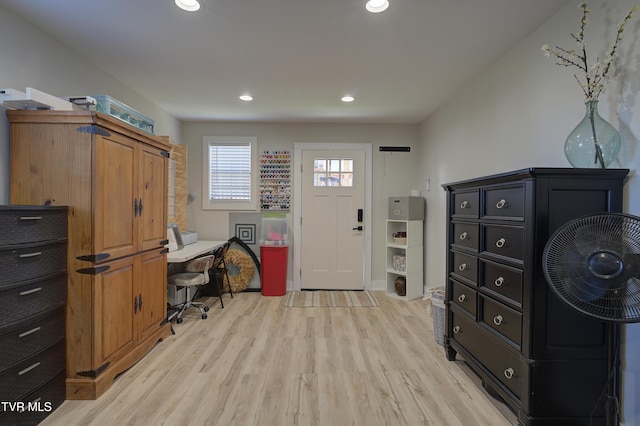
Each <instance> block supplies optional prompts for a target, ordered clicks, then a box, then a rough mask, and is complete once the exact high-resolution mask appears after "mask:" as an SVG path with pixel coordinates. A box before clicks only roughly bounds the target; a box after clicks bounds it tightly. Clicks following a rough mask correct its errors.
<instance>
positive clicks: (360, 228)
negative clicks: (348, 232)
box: [353, 226, 364, 231]
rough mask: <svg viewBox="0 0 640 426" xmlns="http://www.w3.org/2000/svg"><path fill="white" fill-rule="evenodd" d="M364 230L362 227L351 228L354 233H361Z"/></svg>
mask: <svg viewBox="0 0 640 426" xmlns="http://www.w3.org/2000/svg"><path fill="white" fill-rule="evenodd" d="M363 229H364V228H363V227H362V226H356V227H355V228H353V230H354V231H362V230H363Z"/></svg>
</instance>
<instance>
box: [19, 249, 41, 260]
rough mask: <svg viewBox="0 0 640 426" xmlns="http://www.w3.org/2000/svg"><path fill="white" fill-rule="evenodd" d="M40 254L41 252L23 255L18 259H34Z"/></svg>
mask: <svg viewBox="0 0 640 426" xmlns="http://www.w3.org/2000/svg"><path fill="white" fill-rule="evenodd" d="M41 254H42V252H41V251H35V252H33V253H25V254H21V255H20V256H19V257H20V258H22V259H23V258H25V257H36V256H40V255H41Z"/></svg>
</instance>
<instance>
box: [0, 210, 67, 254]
mask: <svg viewBox="0 0 640 426" xmlns="http://www.w3.org/2000/svg"><path fill="white" fill-rule="evenodd" d="M0 230H2V241H1V243H2V244H3V245H5V244H6V245H11V244H24V243H33V242H38V241H40V242H42V241H52V240H66V239H67V208H66V207H64V208H60V207H56V208H46V209H45V208H39V209H34V208H33V207H22V206H5V207H3V208H0Z"/></svg>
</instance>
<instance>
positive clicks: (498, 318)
mask: <svg viewBox="0 0 640 426" xmlns="http://www.w3.org/2000/svg"><path fill="white" fill-rule="evenodd" d="M502 321H503V318H502V315H497V316H495V317H493V323H494V324H495V325H500V324H502Z"/></svg>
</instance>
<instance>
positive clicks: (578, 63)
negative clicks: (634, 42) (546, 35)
mask: <svg viewBox="0 0 640 426" xmlns="http://www.w3.org/2000/svg"><path fill="white" fill-rule="evenodd" d="M580 8H581V9H582V18H581V19H580V31H579V32H578V33H577V34H574V33H571V37H572V38H573V39H574V40H575V41H576V42H577V48H576V49H564V48H562V47H559V46H556V47H555V48H551V47H549V45H548V44H545V45H544V46H542V51H543V52H544V54H545V56H546V57H548V58H549V57H551V56H553V57H555V58H556V59H557V62H556V64H558V65H561V66H564V67H576V68H578V69H579V70H581V71H582V72H583V73H584V79H580V77H578V75H577V74H574V75H573V76H574V77H575V79H576V80H577V81H578V84H579V85H580V87H581V88H582V91H583V92H584V95H585V97H586V99H587V101H593V100H597V99H598V96H600V94H601V93H604V86H605V83H606V82H607V80H608V79H609V74H610V73H611V72H612V70H613V66H614V62H615V60H616V53H617V49H618V44H619V43H620V41H622V38H623V33H624V26H625V25H626V24H627V22H628V21H629V20H630V19H631V17H632V16H633V13H634V12H635V11H636V10H637V9H638V7H637V6H635V5H634V6H633V7H631V10H630V11H629V13H627V15H626V16H625V17H624V19H622V21H621V22H620V23H619V24H618V27H617V33H616V38H615V40H614V41H613V43H612V44H611V46H609V50H608V51H607V54H606V56H605V58H604V60H603V61H602V62H601V61H600V58H596V61H595V62H594V63H593V64H592V65H589V62H588V60H587V46H586V44H585V40H584V33H585V29H586V28H587V24H588V23H589V9H588V8H587V4H586V3H580Z"/></svg>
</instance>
